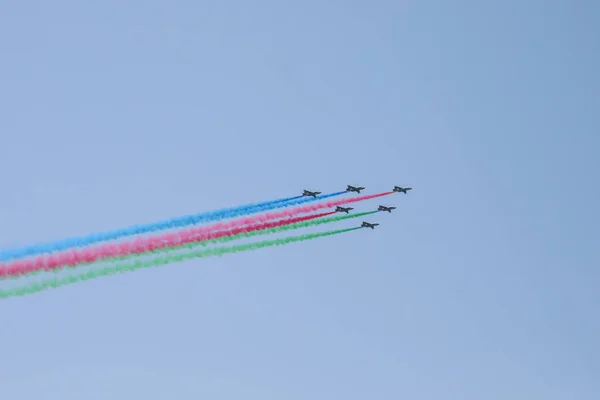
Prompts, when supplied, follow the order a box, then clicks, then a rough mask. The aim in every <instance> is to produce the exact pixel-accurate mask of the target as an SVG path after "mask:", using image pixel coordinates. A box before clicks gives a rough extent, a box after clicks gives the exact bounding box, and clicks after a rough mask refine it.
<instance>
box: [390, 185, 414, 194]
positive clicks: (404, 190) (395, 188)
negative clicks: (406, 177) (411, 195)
mask: <svg viewBox="0 0 600 400" xmlns="http://www.w3.org/2000/svg"><path fill="white" fill-rule="evenodd" d="M409 190H412V188H409V187H407V188H405V187H401V186H394V192H402V193H404V194H406V193H407V192H408V191H409Z"/></svg>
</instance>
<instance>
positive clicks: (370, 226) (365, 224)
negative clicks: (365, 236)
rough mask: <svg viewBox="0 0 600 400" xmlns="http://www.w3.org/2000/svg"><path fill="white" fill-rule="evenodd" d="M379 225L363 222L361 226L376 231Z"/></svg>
mask: <svg viewBox="0 0 600 400" xmlns="http://www.w3.org/2000/svg"><path fill="white" fill-rule="evenodd" d="M377 225H379V224H371V223H369V222H363V223H362V225H361V228H371V229H375V227H376V226H377Z"/></svg>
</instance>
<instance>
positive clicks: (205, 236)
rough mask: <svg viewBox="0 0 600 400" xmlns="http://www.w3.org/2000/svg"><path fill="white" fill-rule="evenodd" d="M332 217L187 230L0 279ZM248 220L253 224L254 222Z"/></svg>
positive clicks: (6, 272) (39, 264)
mask: <svg viewBox="0 0 600 400" xmlns="http://www.w3.org/2000/svg"><path fill="white" fill-rule="evenodd" d="M332 214H335V211H332V212H326V213H321V214H313V215H307V216H304V217H297V218H288V219H283V220H280V221H274V222H270V223H263V224H253V225H248V226H242V227H238V228H233V229H231V228H232V227H230V229H229V230H215V229H207V228H211V227H207V228H201V229H189V230H187V231H180V232H175V233H169V234H166V235H160V236H155V237H148V238H138V239H136V240H135V241H130V242H123V243H117V244H109V245H103V246H99V247H96V248H89V249H83V250H69V251H66V252H63V253H58V254H54V255H50V256H41V257H37V258H35V259H28V260H19V261H14V262H11V263H10V264H8V265H5V266H3V265H0V277H6V276H19V275H25V274H29V273H32V272H36V271H41V270H45V271H50V270H54V269H58V268H61V267H65V266H70V267H74V266H76V265H78V264H83V263H91V262H95V261H100V260H103V259H106V258H112V257H123V256H127V255H133V254H139V253H145V252H147V251H153V250H159V249H163V248H166V247H172V246H179V245H182V244H187V243H194V242H203V241H206V240H212V239H217V238H221V237H224V236H233V235H239V234H240V233H247V232H252V231H257V230H263V229H270V228H277V227H280V226H285V225H290V224H295V223H298V222H304V221H309V220H312V219H317V218H321V217H326V216H329V215H332ZM247 219H248V220H252V219H253V218H247ZM232 222H233V221H232ZM214 225H233V224H214ZM214 225H213V226H214ZM245 225H246V224H245Z"/></svg>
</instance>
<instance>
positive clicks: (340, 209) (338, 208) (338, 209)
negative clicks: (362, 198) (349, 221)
mask: <svg viewBox="0 0 600 400" xmlns="http://www.w3.org/2000/svg"><path fill="white" fill-rule="evenodd" d="M350 210H354V208H352V207H340V206H337V207H336V208H335V212H345V213H346V214H350Z"/></svg>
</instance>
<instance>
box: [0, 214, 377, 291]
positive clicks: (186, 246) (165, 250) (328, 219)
mask: <svg viewBox="0 0 600 400" xmlns="http://www.w3.org/2000/svg"><path fill="white" fill-rule="evenodd" d="M377 212H378V211H366V212H362V213H357V214H349V215H341V216H335V217H326V218H321V219H314V220H309V221H304V222H296V223H295V224H290V225H283V226H279V227H275V228H268V229H262V230H256V231H250V232H244V233H239V234H237V235H231V236H222V237H220V238H215V239H209V240H205V241H202V242H194V243H186V244H182V245H179V246H172V247H165V248H162V249H157V250H152V251H147V252H143V253H137V254H129V255H126V256H118V257H111V258H106V259H103V260H100V261H96V262H92V263H82V264H79V265H77V266H76V267H71V266H68V267H65V268H64V269H68V268H78V269H79V268H80V267H84V266H89V265H93V264H99V263H107V262H108V263H113V262H118V261H126V260H130V259H132V258H136V257H140V256H148V255H156V254H168V253H173V252H176V251H180V250H190V249H194V248H196V247H199V246H203V247H205V246H208V245H210V244H214V243H221V244H222V243H227V242H231V241H233V240H240V239H246V238H251V237H254V236H262V235H270V234H273V233H279V232H286V231H289V230H295V229H301V228H308V227H311V226H317V225H321V224H329V223H334V222H339V221H344V220H347V219H351V218H359V217H364V216H365V215H370V214H375V213H377ZM60 271H61V269H53V270H52V271H50V272H54V273H58V272H60ZM47 272H48V271H44V270H41V271H34V272H30V273H27V274H24V275H21V276H12V277H10V279H11V280H14V279H19V278H25V277H32V276H34V275H39V274H42V273H47Z"/></svg>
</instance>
